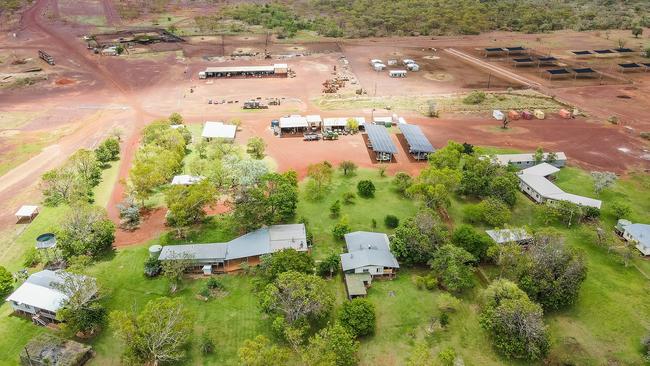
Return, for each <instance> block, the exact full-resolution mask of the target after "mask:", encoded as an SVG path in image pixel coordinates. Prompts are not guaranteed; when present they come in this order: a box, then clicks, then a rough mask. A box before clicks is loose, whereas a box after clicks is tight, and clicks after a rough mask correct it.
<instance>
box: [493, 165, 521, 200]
mask: <svg viewBox="0 0 650 366" xmlns="http://www.w3.org/2000/svg"><path fill="white" fill-rule="evenodd" d="M518 181H519V179H518V178H517V176H516V175H515V174H514V173H505V174H503V175H499V176H497V177H494V178H493V179H492V180H491V181H490V184H489V188H488V194H489V196H490V197H494V198H498V199H500V200H501V201H503V202H505V203H506V204H508V205H509V206H510V207H512V206H514V205H515V203H516V202H517V191H518V190H519V183H518Z"/></svg>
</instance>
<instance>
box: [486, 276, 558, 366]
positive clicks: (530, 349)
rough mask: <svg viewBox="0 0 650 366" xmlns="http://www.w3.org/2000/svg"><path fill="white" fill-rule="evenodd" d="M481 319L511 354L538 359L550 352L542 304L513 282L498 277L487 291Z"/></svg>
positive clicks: (501, 349) (497, 343)
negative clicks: (534, 300) (533, 299)
mask: <svg viewBox="0 0 650 366" xmlns="http://www.w3.org/2000/svg"><path fill="white" fill-rule="evenodd" d="M480 323H481V326H482V327H483V328H484V329H486V330H487V331H488V332H489V333H490V335H491V338H492V342H493V343H494V347H495V348H496V349H497V351H499V353H501V354H503V355H504V356H506V357H508V358H517V359H524V360H531V361H534V360H539V359H542V358H544V357H545V356H546V354H547V353H548V350H549V338H548V334H547V331H546V326H545V325H544V319H543V312H542V308H541V307H540V306H539V305H537V304H535V303H534V302H532V301H530V299H529V298H528V296H527V295H526V293H525V292H524V291H522V290H520V289H519V288H518V287H517V285H516V284H514V283H513V282H510V281H508V280H497V281H495V282H493V283H492V284H491V285H490V286H489V287H488V288H487V289H486V290H485V291H484V292H483V304H482V310H481V315H480Z"/></svg>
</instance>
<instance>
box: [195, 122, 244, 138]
mask: <svg viewBox="0 0 650 366" xmlns="http://www.w3.org/2000/svg"><path fill="white" fill-rule="evenodd" d="M236 134H237V126H235V125H227V124H225V123H223V122H206V123H205V124H204V125H203V132H201V137H203V138H204V139H205V140H206V141H212V139H219V140H221V141H227V142H232V141H234V140H235V135H236Z"/></svg>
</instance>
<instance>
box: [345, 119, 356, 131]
mask: <svg viewBox="0 0 650 366" xmlns="http://www.w3.org/2000/svg"><path fill="white" fill-rule="evenodd" d="M345 127H346V128H347V129H348V130H350V131H351V132H352V133H357V132H358V131H359V122H358V121H357V120H356V119H354V118H348V120H347V121H345Z"/></svg>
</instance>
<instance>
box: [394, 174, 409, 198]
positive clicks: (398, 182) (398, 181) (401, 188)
mask: <svg viewBox="0 0 650 366" xmlns="http://www.w3.org/2000/svg"><path fill="white" fill-rule="evenodd" d="M393 185H394V186H395V188H396V189H397V191H398V192H399V193H401V194H406V190H407V189H409V187H411V185H413V178H411V176H410V175H408V174H407V173H404V172H399V173H397V174H395V177H394V178H393Z"/></svg>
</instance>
